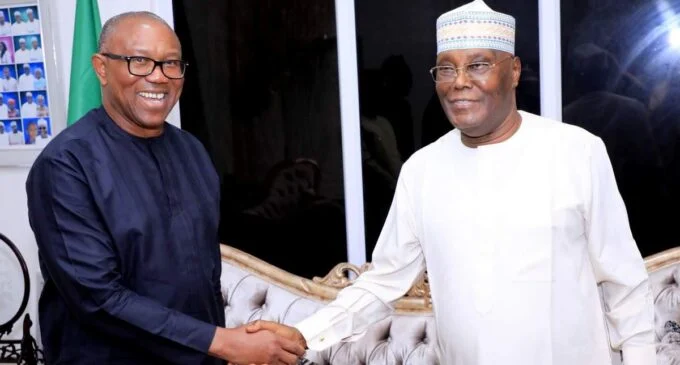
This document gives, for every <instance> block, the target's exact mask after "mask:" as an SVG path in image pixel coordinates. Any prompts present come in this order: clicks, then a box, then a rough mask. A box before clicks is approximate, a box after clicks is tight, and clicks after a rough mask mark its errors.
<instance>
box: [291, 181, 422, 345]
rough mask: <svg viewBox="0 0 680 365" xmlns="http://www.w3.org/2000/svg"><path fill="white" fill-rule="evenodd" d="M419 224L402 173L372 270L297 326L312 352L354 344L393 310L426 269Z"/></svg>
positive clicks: (377, 246)
mask: <svg viewBox="0 0 680 365" xmlns="http://www.w3.org/2000/svg"><path fill="white" fill-rule="evenodd" d="M415 222H416V221H415V217H414V214H413V210H412V208H411V200H410V197H409V192H408V190H407V188H406V186H405V183H404V181H403V174H402V176H400V177H399V181H398V182H397V188H396V192H395V194H394V199H393V201H392V206H391V207H390V211H389V213H388V215H387V218H386V220H385V225H384V226H383V229H382V232H381V234H380V237H379V238H378V242H377V244H376V247H375V250H374V251H373V262H372V264H373V267H372V268H371V270H369V271H367V272H365V273H363V274H361V275H360V276H359V277H358V278H357V280H356V281H355V283H354V284H353V285H351V286H349V287H347V288H345V289H343V290H341V291H340V293H339V294H338V297H337V298H336V299H335V300H334V301H333V302H331V303H329V304H328V305H327V306H326V307H324V308H322V309H320V310H319V311H318V312H316V313H315V314H313V315H312V316H310V317H308V318H307V319H305V320H303V321H302V322H300V323H298V324H297V325H296V326H295V327H297V328H298V330H300V332H301V333H302V335H303V336H304V337H305V339H306V340H307V345H308V346H309V348H310V349H312V350H315V351H320V350H323V349H325V348H327V347H329V346H332V345H334V344H336V343H338V342H340V341H343V340H346V341H349V340H354V339H356V338H358V337H360V336H361V335H362V334H363V333H365V331H366V329H367V328H368V326H369V325H371V324H373V323H375V322H377V321H379V320H381V319H383V318H385V317H386V316H388V315H389V314H390V313H391V312H392V307H391V305H390V303H391V302H393V301H395V300H397V299H399V298H401V297H402V296H403V295H404V294H405V293H406V292H407V291H408V290H409V289H410V288H411V286H412V285H413V283H414V281H415V280H416V279H418V277H419V276H420V274H421V273H422V272H423V271H424V270H425V259H424V255H423V250H422V248H421V246H420V242H419V240H418V237H417V234H416V223H415Z"/></svg>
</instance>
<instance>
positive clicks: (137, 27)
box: [109, 17, 181, 52]
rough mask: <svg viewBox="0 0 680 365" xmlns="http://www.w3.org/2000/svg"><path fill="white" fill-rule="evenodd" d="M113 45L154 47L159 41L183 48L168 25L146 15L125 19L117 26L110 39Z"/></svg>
mask: <svg viewBox="0 0 680 365" xmlns="http://www.w3.org/2000/svg"><path fill="white" fill-rule="evenodd" d="M109 42H110V46H112V47H123V48H132V49H126V50H128V51H132V50H138V49H144V48H154V47H156V46H157V45H158V44H159V42H163V43H164V45H165V46H166V47H168V46H169V47H171V48H176V49H177V51H178V52H179V50H180V49H181V46H180V43H179V39H178V38H177V35H176V34H175V32H174V31H173V30H172V29H171V28H169V27H168V26H167V25H165V24H163V23H161V22H159V21H157V20H155V19H150V18H146V17H132V18H129V19H124V20H123V21H121V23H120V24H118V25H117V26H116V31H115V32H114V33H113V34H112V35H111V39H110V40H109Z"/></svg>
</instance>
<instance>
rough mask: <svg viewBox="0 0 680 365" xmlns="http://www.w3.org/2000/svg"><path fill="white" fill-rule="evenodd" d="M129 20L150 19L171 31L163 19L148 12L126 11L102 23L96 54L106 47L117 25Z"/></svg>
mask: <svg viewBox="0 0 680 365" xmlns="http://www.w3.org/2000/svg"><path fill="white" fill-rule="evenodd" d="M131 18H146V19H151V20H154V21H156V22H159V23H161V24H163V25H165V26H166V27H168V29H170V30H173V29H172V27H170V25H169V24H168V23H167V22H166V21H165V20H164V19H163V18H161V17H160V16H158V15H156V14H154V13H152V12H150V11H128V12H125V13H120V14H118V15H114V16H113V17H111V18H110V19H109V20H107V21H106V22H105V23H104V26H102V31H101V34H99V43H98V44H97V52H103V51H104V48H105V47H106V44H107V42H108V41H109V38H111V36H112V35H113V34H114V33H115V30H116V27H117V26H118V24H120V23H121V22H122V21H124V20H127V19H131ZM173 33H174V31H173Z"/></svg>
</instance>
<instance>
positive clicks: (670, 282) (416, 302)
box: [221, 245, 680, 365]
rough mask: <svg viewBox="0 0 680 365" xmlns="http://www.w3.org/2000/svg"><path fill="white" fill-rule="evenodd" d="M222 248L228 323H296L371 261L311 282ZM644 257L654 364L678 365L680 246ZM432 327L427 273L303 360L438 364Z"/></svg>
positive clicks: (617, 357)
mask: <svg viewBox="0 0 680 365" xmlns="http://www.w3.org/2000/svg"><path fill="white" fill-rule="evenodd" d="M221 250H222V294H223V296H224V302H225V314H226V325H227V327H236V326H240V325H242V324H244V323H247V322H250V321H253V320H256V319H264V320H269V321H275V322H280V323H285V324H294V323H297V322H298V321H300V320H302V319H304V318H305V317H306V316H308V315H310V314H312V313H314V312H315V311H316V310H318V309H319V308H320V307H322V306H323V305H324V304H325V303H327V302H329V301H331V300H332V299H333V298H335V296H336V294H337V292H338V291H339V290H340V289H341V288H343V287H345V286H347V285H349V284H351V281H350V280H349V279H348V278H347V276H348V275H347V272H353V273H354V274H359V273H361V272H363V271H364V270H366V269H368V268H369V267H370V266H369V265H368V264H366V265H364V266H362V267H356V266H354V265H351V264H346V263H343V264H339V265H337V266H336V267H335V268H334V269H333V270H332V271H331V272H330V273H329V274H328V275H327V276H326V277H324V278H313V279H312V280H309V279H305V278H301V277H298V276H295V275H292V274H290V273H287V272H285V271H283V270H281V269H278V268H277V267H274V266H272V265H269V264H268V263H266V262H264V261H262V260H259V259H258V258H256V257H253V256H251V255H248V254H246V253H244V252H242V251H239V250H238V249H235V248H233V247H230V246H227V245H222V247H221ZM645 263H646V266H647V270H648V271H649V272H650V281H651V285H652V288H653V295H654V298H655V310H656V322H657V323H656V327H657V341H659V345H658V351H657V354H658V355H659V359H658V364H659V365H680V332H677V334H676V333H669V332H673V330H672V328H671V329H669V328H668V326H666V323H667V322H668V321H675V322H677V323H679V324H680V288H679V287H678V284H679V282H678V281H680V247H678V248H675V249H671V250H668V251H664V252H662V253H659V254H656V255H654V256H651V257H648V258H646V259H645ZM676 278H677V279H678V280H676ZM676 294H678V295H677V296H676ZM676 300H677V301H676ZM678 330H679V331H680V328H679V329H678ZM435 331H436V330H435V326H434V318H433V315H432V308H431V303H430V301H429V287H428V285H427V277H426V276H423V277H422V278H421V280H419V281H418V282H417V283H416V285H414V287H413V288H412V289H411V290H410V291H409V292H408V293H407V294H406V296H404V297H403V298H402V299H400V300H399V301H398V302H397V303H396V304H395V312H394V313H393V314H392V315H391V316H390V317H388V318H386V319H384V320H382V321H380V322H378V323H376V324H375V325H373V326H372V327H371V328H370V329H369V331H368V332H367V333H366V335H365V336H363V337H361V338H360V339H359V340H358V341H356V342H346V343H340V344H337V345H335V346H332V347H331V348H329V349H327V350H324V351H321V352H310V353H308V354H307V359H308V360H309V361H311V362H312V363H314V364H318V365H322V364H339V365H344V364H347V365H363V364H381V365H386V364H403V365H409V364H412V365H427V364H439V360H438V356H437V342H436V332H435ZM612 357H613V358H614V362H613V364H615V365H616V364H621V361H620V355H619V354H616V353H613V356H612Z"/></svg>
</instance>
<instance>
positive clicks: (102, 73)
mask: <svg viewBox="0 0 680 365" xmlns="http://www.w3.org/2000/svg"><path fill="white" fill-rule="evenodd" d="M92 69H94V73H95V74H96V75H97V78H98V79H99V83H100V84H101V85H102V86H105V85H106V84H107V83H108V81H107V79H106V60H105V59H104V56H102V55H100V54H99V53H95V54H93V55H92Z"/></svg>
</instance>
